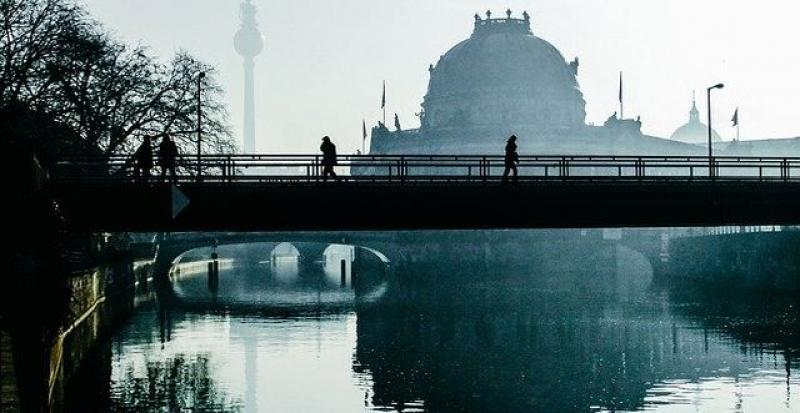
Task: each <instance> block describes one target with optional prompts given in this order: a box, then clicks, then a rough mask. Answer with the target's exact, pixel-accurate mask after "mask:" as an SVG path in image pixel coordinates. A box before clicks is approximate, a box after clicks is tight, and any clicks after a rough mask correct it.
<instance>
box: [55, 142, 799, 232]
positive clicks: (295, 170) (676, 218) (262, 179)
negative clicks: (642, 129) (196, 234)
mask: <svg viewBox="0 0 800 413" xmlns="http://www.w3.org/2000/svg"><path fill="white" fill-rule="evenodd" d="M503 163H504V161H503V157H502V156H482V155H346V156H340V157H339V158H338V165H337V171H338V172H339V178H338V179H336V180H334V179H329V180H327V181H325V179H324V178H323V177H322V176H321V172H322V166H321V157H320V156H315V155H203V156H199V157H196V156H181V157H180V159H179V165H180V168H179V171H178V172H179V173H178V176H177V177H176V179H175V180H174V184H173V183H163V182H160V180H158V179H156V178H151V179H150V180H149V181H144V180H142V179H137V178H136V177H135V176H134V173H133V165H132V164H131V162H130V160H129V159H128V158H126V157H110V158H109V157H105V158H96V157H81V158H69V159H63V160H61V161H60V162H59V163H58V166H57V168H56V169H55V170H54V171H52V177H51V189H52V191H53V193H54V195H55V196H56V198H57V199H58V200H59V202H60V205H61V208H62V209H63V211H64V212H65V215H66V216H67V217H68V219H69V221H70V225H71V226H72V227H73V228H76V229H83V230H88V231H274V230H278V231H284V230H292V231H297V230H314V231H316V230H391V229H483V228H592V227H669V226H716V225H791V224H797V223H800V158H790V157H784V158H777V157H713V158H709V157H696V156H685V157H672V156H665V157H660V156H578V155H564V156H522V157H520V161H519V166H518V168H519V174H520V176H519V178H518V180H517V182H516V183H513V182H508V183H503V181H502V176H501V175H502V172H503Z"/></svg>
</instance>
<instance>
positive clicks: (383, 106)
mask: <svg viewBox="0 0 800 413" xmlns="http://www.w3.org/2000/svg"><path fill="white" fill-rule="evenodd" d="M384 108H386V81H385V80H384V81H383V95H381V109H384Z"/></svg>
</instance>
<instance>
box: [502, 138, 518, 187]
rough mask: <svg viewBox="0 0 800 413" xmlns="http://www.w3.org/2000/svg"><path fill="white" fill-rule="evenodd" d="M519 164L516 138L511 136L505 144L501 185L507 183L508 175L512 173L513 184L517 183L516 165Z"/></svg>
mask: <svg viewBox="0 0 800 413" xmlns="http://www.w3.org/2000/svg"><path fill="white" fill-rule="evenodd" d="M518 163H519V154H518V153H517V137H516V135H511V137H510V138H508V142H507V143H506V157H505V166H506V168H505V170H504V171H503V183H506V182H508V175H509V173H511V172H512V171H513V172H514V183H517V176H518V174H519V171H517V164H518Z"/></svg>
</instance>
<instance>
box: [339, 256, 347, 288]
mask: <svg viewBox="0 0 800 413" xmlns="http://www.w3.org/2000/svg"><path fill="white" fill-rule="evenodd" d="M340 264H341V274H342V282H341V287H342V288H344V287H347V261H345V260H342V261H341V262H340Z"/></svg>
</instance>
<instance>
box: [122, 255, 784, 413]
mask: <svg viewBox="0 0 800 413" xmlns="http://www.w3.org/2000/svg"><path fill="white" fill-rule="evenodd" d="M331 261H332V263H331V262H329V263H326V264H323V265H318V264H317V265H305V264H300V265H299V266H296V267H293V268H295V269H296V271H297V272H296V278H295V279H294V281H292V282H286V278H282V277H281V276H278V275H277V273H280V272H282V271H288V272H289V273H291V270H290V269H286V268H283V267H281V266H270V265H266V266H245V267H242V266H236V265H234V266H232V267H231V268H229V269H227V270H225V271H223V273H222V274H221V276H220V288H219V291H218V294H217V296H216V297H213V296H212V295H209V294H210V293H209V292H208V289H207V288H206V284H205V282H204V274H203V273H202V272H197V273H195V274H194V275H192V273H191V272H189V271H186V272H183V273H182V274H181V275H180V277H178V278H176V279H175V280H174V281H175V289H176V292H178V295H179V297H180V299H181V300H183V301H181V302H182V303H188V302H191V301H192V300H195V301H202V300H217V301H216V302H217V304H221V305H223V308H227V309H228V310H226V311H222V312H220V311H213V312H206V311H198V310H197V309H196V308H192V307H191V306H182V305H179V306H177V307H172V308H169V309H168V310H167V311H166V312H162V313H161V315H160V314H159V311H157V310H156V309H150V310H142V311H140V312H139V313H138V314H137V315H136V316H135V317H134V318H133V319H132V320H131V321H130V322H129V324H128V325H127V327H126V328H125V329H123V330H122V331H121V332H120V333H119V334H118V335H117V336H116V337H115V338H114V340H113V345H112V356H111V361H110V362H111V371H112V374H111V396H110V397H111V399H112V400H111V402H110V403H109V404H110V405H111V406H113V407H114V408H113V409H112V410H114V411H156V410H159V409H160V410H161V411H176V410H178V409H185V410H186V411H242V412H272V411H275V412H284V411H286V412H353V411H385V410H396V411H404V412H411V411H431V412H458V411H481V412H510V411H548V412H550V411H552V412H561V411H642V410H645V409H647V410H654V411H670V412H672V411H687V412H688V411H692V412H695V411H713V412H716V411H730V412H738V411H753V410H758V411H778V412H779V411H787V412H788V411H792V410H793V409H794V410H795V411H796V409H798V406H800V400H798V398H799V397H800V396H798V395H799V394H800V379H798V378H797V375H796V374H795V373H794V372H795V371H796V370H797V368H798V362H797V360H798V358H797V352H798V342H797V337H798V336H797V334H798V329H799V327H798V323H797V321H798V319H799V317H798V306H797V302H796V299H795V298H790V299H787V300H779V299H776V298H775V297H769V298H768V299H762V298H759V297H750V299H748V300H742V299H741V297H717V296H705V295H702V294H687V293H686V291H687V290H686V289H679V290H677V291H680V292H681V293H680V294H676V293H674V292H673V293H670V292H669V291H665V292H659V291H643V290H641V289H640V290H639V291H638V293H636V294H633V293H632V292H631V291H630V290H631V289H632V288H629V289H627V290H626V291H625V292H624V293H620V292H619V290H618V289H617V288H611V287H609V288H604V289H603V291H606V292H607V293H605V294H589V293H587V292H586V291H585V289H584V288H577V289H575V291H570V290H568V289H563V288H559V289H556V290H554V289H551V288H542V285H543V284H548V285H549V284H550V283H551V282H550V281H548V277H545V276H539V275H536V274H530V275H526V276H525V277H521V276H520V277H515V276H511V275H502V276H501V274H504V273H503V271H502V269H497V268H495V269H493V270H492V271H491V274H486V273H484V274H477V275H474V276H467V275H465V273H463V272H461V271H459V272H458V273H457V274H454V275H452V276H448V275H444V274H442V273H441V268H444V267H443V266H438V269H436V270H435V271H428V272H424V273H423V272H420V271H418V270H415V269H412V268H406V269H404V270H402V271H400V273H398V274H396V275H395V276H394V277H393V279H392V280H391V281H390V283H389V284H388V287H386V288H385V290H386V293H385V295H384V296H382V297H381V300H380V302H378V303H373V304H370V305H362V304H358V305H357V304H356V303H355V300H356V299H357V297H358V296H359V291H358V289H356V290H355V291H354V290H353V289H352V288H350V287H349V286H348V287H347V288H341V286H340V284H339V282H338V281H339V278H338V277H339V276H340V274H339V273H338V272H337V271H338V269H339V268H338V263H339V261H338V259H334V260H331ZM329 267H330V268H329ZM331 271H332V272H333V273H332V274H331ZM362 276H363V277H365V278H367V277H368V274H358V277H362ZM381 276H382V275H381ZM572 276H574V277H576V279H577V277H579V275H577V274H572ZM585 276H586V277H591V276H592V274H586V275H585ZM347 277H351V275H347ZM613 279H614V277H609V278H608V279H607V280H606V281H603V282H611V281H613ZM543 280H544V281H543ZM610 280H611V281H610ZM592 282H597V281H592ZM323 296H326V297H327V298H325V299H322V298H321V297H323ZM620 296H624V297H626V299H625V300H621V299H619V297H620ZM631 296H635V297H636V298H635V299H630V300H629V299H627V298H628V297H631ZM318 297H320V298H318ZM325 300H327V301H326V302H324V301H325ZM243 303H245V304H249V305H251V307H247V308H250V309H252V308H253V307H252V306H260V307H261V308H265V307H271V306H285V305H289V304H290V303H291V304H292V305H293V306H294V307H293V308H295V309H296V310H297V311H295V312H292V313H284V314H281V315H277V316H276V315H274V314H273V315H263V314H262V313H260V312H258V313H254V312H251V311H249V310H248V311H244V310H243V311H233V310H237V309H241V308H242V307H241V304H243ZM331 303H334V304H336V305H334V306H333V307H334V308H335V309H336V311H335V312H325V311H320V309H326V308H330V307H331V306H329V305H327V304H331ZM342 303H346V304H347V305H344V306H342V305H339V304H342ZM758 309H760V311H757V310H758ZM306 310H307V311H306ZM164 313H166V314H164ZM234 314H235V315H234ZM160 324H161V325H164V326H163V328H159V325H160ZM776 329H777V330H780V332H775V330H776ZM161 330H163V331H164V332H165V333H163V334H164V336H165V338H164V340H163V341H164V342H163V343H162V340H161V338H162V333H161V332H160V331H161Z"/></svg>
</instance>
